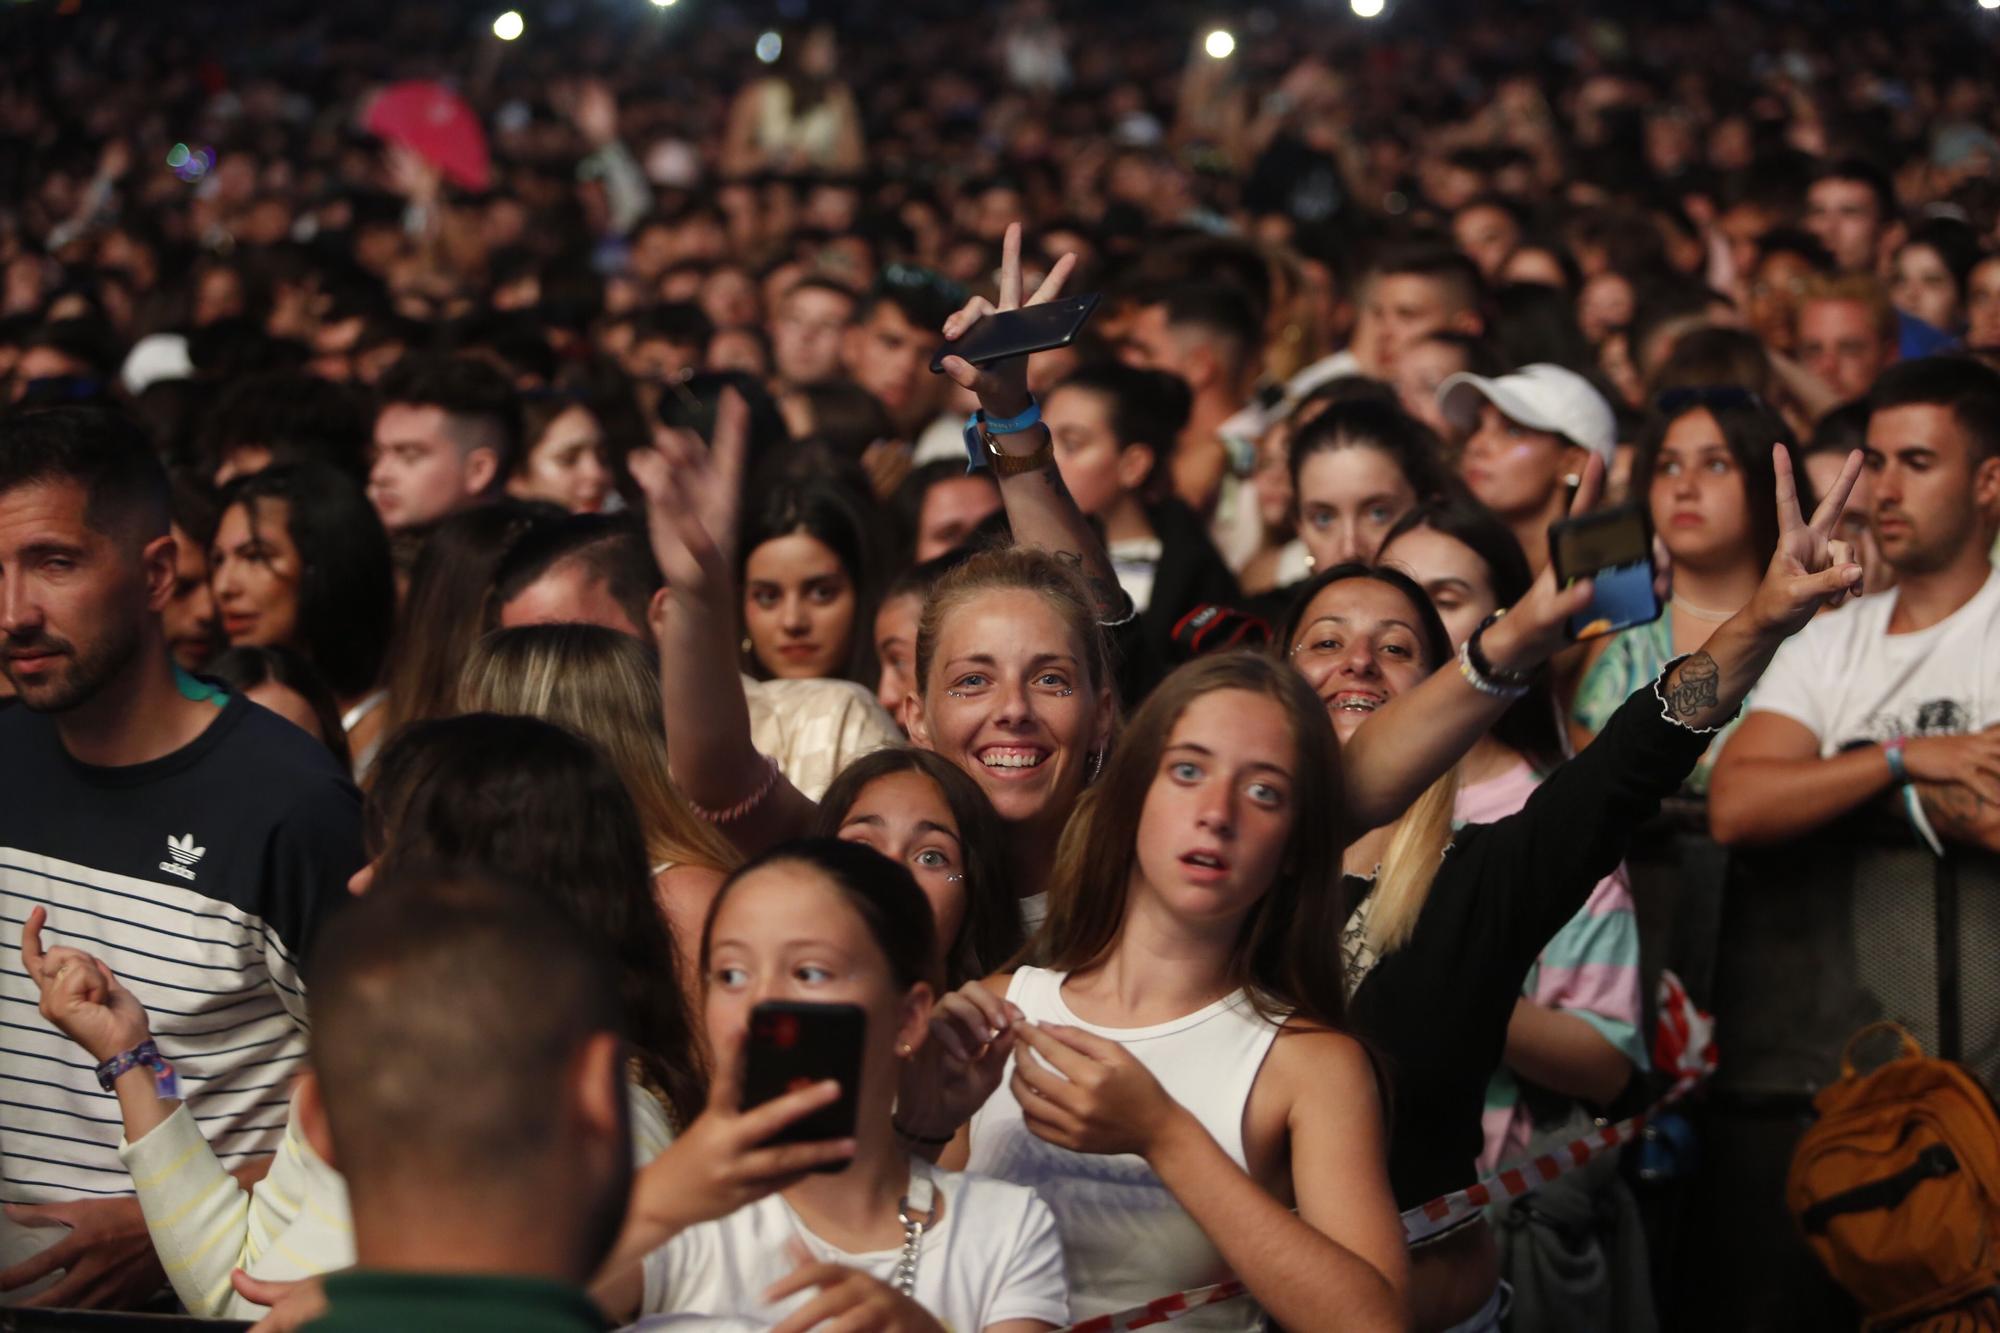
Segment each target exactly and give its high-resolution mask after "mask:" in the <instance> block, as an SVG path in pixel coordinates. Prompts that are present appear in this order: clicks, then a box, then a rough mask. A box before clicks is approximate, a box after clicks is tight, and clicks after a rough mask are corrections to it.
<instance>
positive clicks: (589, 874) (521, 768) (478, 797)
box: [364, 713, 704, 1127]
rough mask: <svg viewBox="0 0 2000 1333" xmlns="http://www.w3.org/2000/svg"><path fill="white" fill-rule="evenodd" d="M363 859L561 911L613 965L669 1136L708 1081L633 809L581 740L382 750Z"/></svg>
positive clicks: (470, 723) (533, 736) (487, 741)
mask: <svg viewBox="0 0 2000 1333" xmlns="http://www.w3.org/2000/svg"><path fill="white" fill-rule="evenodd" d="M364 815H365V819H366V823H367V832H368V838H369V848H370V850H371V851H373V852H375V853H376V854H378V855H379V856H380V857H381V858H382V871H383V873H385V874H386V873H391V872H392V871H393V868H394V867H395V866H399V865H410V864H422V863H444V864H449V865H471V866H478V867H480V868H482V869H484V870H487V871H490V872H493V873H498V874H505V875H508V876H512V877H514V878H517V879H518V880H519V881H520V882H521V883H523V884H526V885H530V886H532V887H533V888H534V889H535V890H536V892H537V893H539V894H541V895H544V896H545V898H546V899H547V900H548V901H550V902H552V903H555V904H557V905H559V906H560V908H561V909H562V911H563V912H564V914H565V915H566V916H568V917H569V919H570V920H571V921H573V922H574V923H575V924H576V926H577V928H578V929H579V930H580V931H581V932H582V934H583V936H584V937H585V938H586V939H587V940H589V941H590V943H591V944H592V945H593V946H594V947H595V948H596V950H597V951H598V952H599V953H601V954H602V955H603V956H604V957H605V958H606V959H607V960H609V961H611V962H612V963H613V964H614V965H615V967H616V974H615V985H614V989H615V991H616V993H617V995H618V999H619V1005H620V1008H621V1010H622V1011H623V1013H624V1015H625V1023H624V1031H625V1035H626V1036H628V1037H629V1038H631V1040H632V1044H633V1047H634V1053H635V1055H636V1057H637V1059H638V1062H639V1064H640V1066H641V1067H642V1069H643V1070H644V1072H645V1075H646V1081H647V1082H648V1083H649V1084H650V1085H651V1086H652V1087H653V1088H655V1089H656V1090H658V1091H659V1092H661V1093H662V1094H664V1096H665V1100H666V1103H667V1109H668V1111H669V1112H670V1113H671V1114H672V1115H673V1118H674V1121H675V1123H676V1124H678V1125H680V1126H682V1127H685V1126H687V1125H688V1124H690V1123H692V1122H693V1120H694V1117H695V1116H697V1115H699V1114H700V1113H701V1108H702V1104H703V1100H704V1092H703V1087H702V1077H701V1073H700V1070H699V1067H698V1060H697V1057H696V1054H695V1043H694V1035H693V1031H692V1028H691V1027H690V1025H689V1020H688V1015H687V1012H686V1009H685V1007H684V1006H683V1003H682V998H681V997H682V994H683V992H682V990H681V986H680V983H679V981H678V979H677V977H676V975H675V973H676V964H675V961H674V959H675V953H674V945H673V940H672V939H671V938H670V936H669V935H668V933H667V926H666V921H665V919H664V918H663V917H662V916H661V915H660V909H659V905H658V903H657V901H656V900H655V898H654V896H653V876H652V872H651V870H650V868H649V863H648V861H647V858H646V839H645V836H644V834H642V833H641V832H640V827H639V815H638V811H637V810H636V809H634V807H633V805H632V798H631V797H630V796H629V795H628V794H627V793H626V791H625V788H624V786H623V785H622V784H621V783H620V782H619V781H618V775H617V773H616V772H615V771H614V770H613V769H612V767H611V764H610V762H609V761H608V760H606V759H605V758H604V757H603V756H602V755H601V754H599V753H598V751H597V750H596V749H595V748H594V747H593V746H591V745H590V744H589V742H587V741H584V740H582V739H580V738H579V737H577V736H575V735H572V734H571V733H570V732H567V731H564V730H563V729H562V728H561V727H558V726H556V725H554V724H553V723H550V722H543V721H541V720H539V719H537V718H531V717H502V716H499V715H498V714H494V713H467V714H464V715H462V716H459V717H451V718H440V719H435V720H433V721H429V722H420V723H417V724H416V725H415V726H412V727H410V728H408V729H407V730H405V731H403V732H401V733H400V734H399V735H397V736H396V737H394V738H393V739H392V740H391V741H390V742H389V744H388V745H387V746H385V747H384V748H383V750H382V757H381V759H380V761H379V762H378V763H377V765H376V769H375V782H374V786H373V787H372V788H371V790H370V791H369V793H368V800H367V803H366V806H365V809H364Z"/></svg>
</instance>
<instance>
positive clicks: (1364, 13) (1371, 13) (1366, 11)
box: [1349, 0, 1382, 19]
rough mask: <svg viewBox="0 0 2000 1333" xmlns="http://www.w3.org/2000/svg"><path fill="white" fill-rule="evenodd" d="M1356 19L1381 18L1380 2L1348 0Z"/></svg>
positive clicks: (1375, 0) (1378, 0)
mask: <svg viewBox="0 0 2000 1333" xmlns="http://www.w3.org/2000/svg"><path fill="white" fill-rule="evenodd" d="M1349 3H1350V4H1351V5H1352V6H1353V9H1354V16H1355V17H1356V18H1364V19H1375V18H1381V17H1382V0H1349Z"/></svg>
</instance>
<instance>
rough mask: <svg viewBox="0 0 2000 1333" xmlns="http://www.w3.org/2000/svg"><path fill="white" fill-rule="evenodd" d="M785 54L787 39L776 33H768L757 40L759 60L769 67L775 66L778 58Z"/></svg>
mask: <svg viewBox="0 0 2000 1333" xmlns="http://www.w3.org/2000/svg"><path fill="white" fill-rule="evenodd" d="M784 53H785V39H784V38H782V37H780V36H778V34H777V33H775V32H767V33H764V34H763V35H762V36H760V37H758V38H757V58H758V59H759V60H761V61H763V62H764V63H765V64H767V65H774V64H776V63H777V61H778V57H779V56H781V55H783V54H784Z"/></svg>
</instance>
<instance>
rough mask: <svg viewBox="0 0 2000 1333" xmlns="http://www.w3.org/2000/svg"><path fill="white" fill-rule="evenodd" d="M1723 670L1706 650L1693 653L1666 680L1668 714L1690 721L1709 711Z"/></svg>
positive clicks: (1688, 722) (1714, 702)
mask: <svg viewBox="0 0 2000 1333" xmlns="http://www.w3.org/2000/svg"><path fill="white" fill-rule="evenodd" d="M1721 688H1722V672H1721V670H1720V669H1718V668H1717V667H1716V665H1715V659H1714V658H1712V657H1710V656H1709V655H1708V654H1707V653H1696V654H1694V655H1693V656H1691V657H1689V658H1688V659H1687V660H1686V661H1685V662H1682V663H1681V664H1680V667H1679V668H1678V669H1677V670H1675V672H1674V674H1673V678H1672V679H1671V680H1669V681H1668V682H1667V690H1666V694H1667V715H1668V716H1669V717H1671V718H1673V719H1674V720H1675V721H1676V722H1681V723H1686V724H1692V723H1693V722H1694V720H1695V719H1696V718H1698V717H1701V716H1702V715H1703V714H1705V713H1707V712H1709V711H1710V710H1711V709H1713V708H1714V707H1715V705H1716V702H1717V701H1718V699H1720V697H1721V695H1720V690H1721Z"/></svg>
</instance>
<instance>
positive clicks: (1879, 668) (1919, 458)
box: [1709, 357, 2000, 850]
mask: <svg viewBox="0 0 2000 1333" xmlns="http://www.w3.org/2000/svg"><path fill="white" fill-rule="evenodd" d="M1869 407H1870V412H1869V418H1868V442H1867V466H1868V472H1869V474H1870V479H1871V481H1872V483H1873V501H1872V503H1873V509H1872V512H1871V513H1870V515H1869V523H1870V526H1871V528H1872V529H1873V531H1874V533H1875V539H1876V542H1877V545H1878V546H1879V548H1880V550H1881V553H1882V558H1883V559H1884V560H1885V561H1886V562H1887V563H1888V564H1889V565H1890V566H1891V567H1892V568H1894V570H1895V571H1896V586H1895V588H1894V589H1892V590H1890V591H1888V592H1883V593H1877V594H1875V595H1873V596H1870V597H1863V598H1861V599H1860V600H1859V601H1857V602H1854V603H1852V604H1850V605H1847V606H1845V607H1842V608H1840V609H1839V610H1837V611H1832V612H1828V613H1826V614H1824V615H1822V616H1821V617H1820V618H1819V619H1818V620H1817V621H1815V622H1814V623H1813V624H1811V625H1808V626H1807V627H1806V628H1805V630H1804V631H1803V632H1801V633H1800V634H1798V635H1797V636H1795V637H1794V638H1793V639H1792V640H1790V641H1789V642H1787V643H1786V644H1785V646H1784V647H1783V648H1781V649H1780V650H1779V651H1778V655H1777V657H1776V658H1775V659H1774V660H1773V661H1772V663H1771V669H1770V670H1769V671H1767V672H1766V673H1765V675H1764V679H1763V681H1762V682H1761V683H1760V684H1759V685H1758V687H1757V692H1756V694H1755V695H1754V696H1752V699H1751V702H1750V710H1751V711H1750V714H1749V716H1747V717H1746V718H1744V720H1743V725H1742V726H1741V727H1740V728H1738V729H1737V732H1736V735H1735V736H1734V737H1732V738H1731V739H1730V742H1729V744H1728V746H1727V747H1726V748H1725V749H1724V750H1723V752H1722V756H1721V758H1720V759H1719V760H1718V761H1717V763H1716V766H1715V776H1714V779H1713V781H1712V782H1711V784H1710V787H1709V817H1710V821H1711V823H1712V825H1713V829H1714V833H1715V836H1716V838H1717V839H1718V840H1719V841H1721V842H1725V843H1754V842H1780V841H1785V840H1788V839H1792V838H1798V837H1801V836H1804V835H1806V834H1808V833H1810V832H1812V831H1813V830H1815V829H1818V828H1821V827H1823V826H1825V825H1827V824H1829V823H1831V822H1832V821H1833V820H1835V819H1836V818H1838V817H1839V816H1841V815H1843V814H1845V813H1847V812H1848V811H1849V810H1852V809H1854V808H1855V807H1857V806H1859V805H1861V804H1863V803H1864V802H1866V801H1869V800H1871V799H1873V798H1875V797H1877V796H1879V795H1881V794H1883V793H1884V792H1889V793H1894V794H1897V795H1898V796H1900V794H1901V792H1902V790H1903V789H1904V788H1905V787H1914V789H1915V792H1916V795H1917V796H1918V798H1919V799H1920V801H1921V813H1922V814H1923V816H1925V817H1926V818H1927V819H1928V822H1929V823H1930V824H1931V825H1932V827H1933V828H1934V829H1935V830H1936V832H1937V833H1938V834H1939V835H1941V836H1942V837H1945V838H1954V839H1957V840H1960V841H1963V842H1969V843H1973V844H1975V845H1977V846H1981V847H1985V848H1987V849H1989V850H2000V574H1996V573H1995V571H1994V569H1993V565H1992V561H1991V557H1990V554H1989V553H1990V551H1991V549H1992V546H1993V538H1994V532H1995V528H1996V513H2000V372H1995V371H1993V370H1990V369H1988V368H1987V367H1985V366H1982V365H1980V364H1979V363H1977V362H1975V361H1971V360H1959V359H1956V358H1948V357H1933V358H1929V359H1925V360H1920V361H1906V362H1901V363H1899V364H1897V365H1894V366H1891V367H1889V368H1888V369H1887V370H1885V371H1884V372H1883V373H1882V376H1881V378H1880V379H1879V380H1878V381H1877V382H1876V385H1875V390H1874V393H1873V394H1872V396H1871V397H1870V399H1869Z"/></svg>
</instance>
